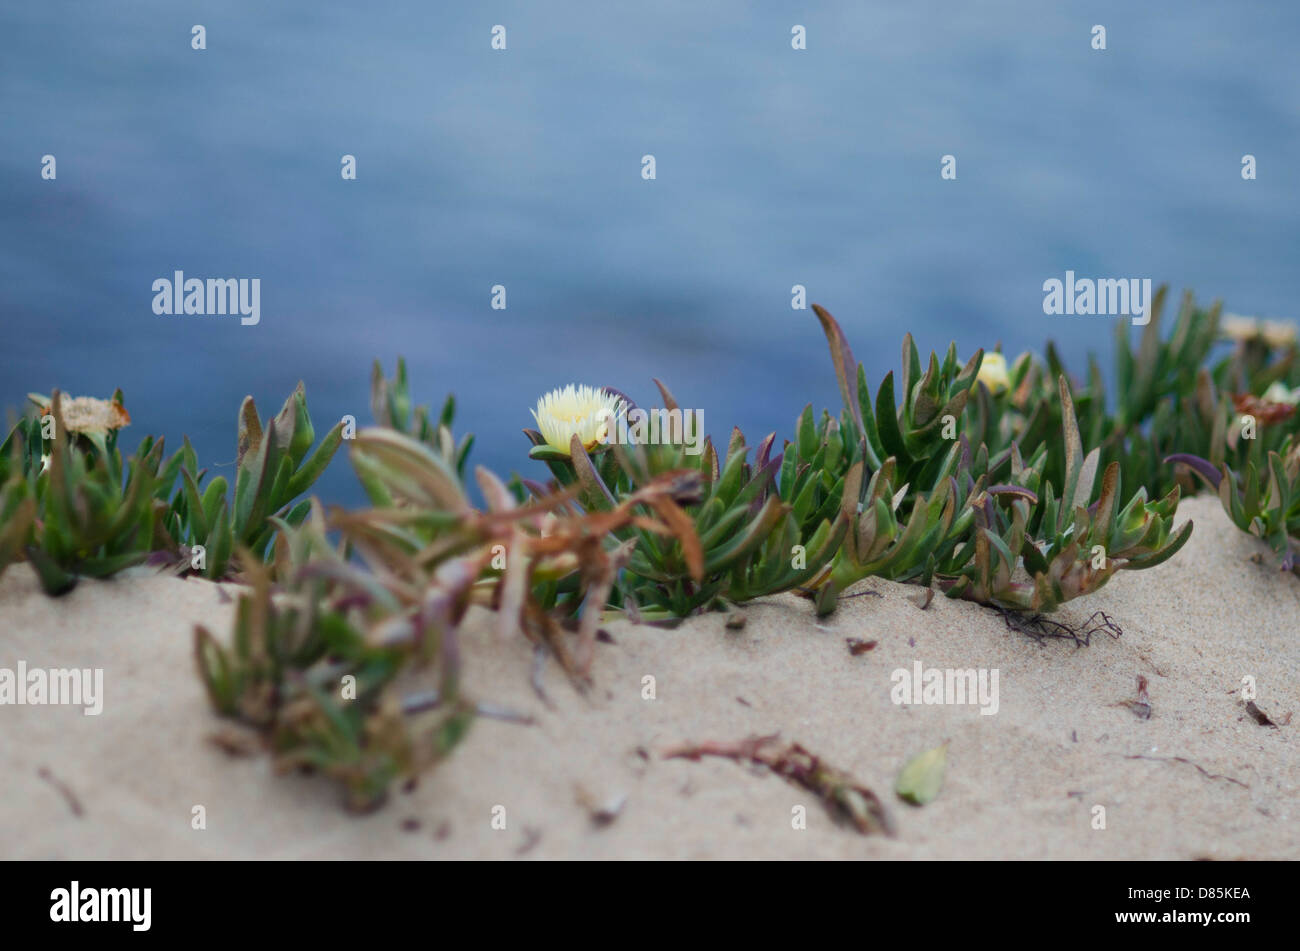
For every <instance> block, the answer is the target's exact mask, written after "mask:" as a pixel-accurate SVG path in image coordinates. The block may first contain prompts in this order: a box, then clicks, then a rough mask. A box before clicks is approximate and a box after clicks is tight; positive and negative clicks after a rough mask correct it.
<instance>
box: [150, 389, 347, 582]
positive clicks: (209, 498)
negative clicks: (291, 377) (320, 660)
mask: <svg viewBox="0 0 1300 951" xmlns="http://www.w3.org/2000/svg"><path fill="white" fill-rule="evenodd" d="M343 425H344V424H343V422H342V421H339V422H338V423H335V424H334V426H333V427H332V428H331V429H330V431H329V432H327V433H326V434H325V436H324V438H322V439H321V441H320V444H319V445H318V446H317V447H316V450H315V451H314V452H312V454H311V456H310V457H308V455H307V452H308V450H309V449H310V448H311V446H312V443H313V442H314V441H315V438H316V434H315V430H314V429H313V427H312V423H311V416H310V415H309V414H308V412H307V397H306V393H305V391H304V389H303V385H302V384H301V383H299V384H298V386H297V388H296V389H295V390H294V391H293V393H292V394H290V396H289V398H288V399H287V400H285V402H284V406H283V407H281V409H280V412H279V413H278V414H277V415H276V416H275V417H274V418H273V419H269V420H261V419H259V417H258V414H257V406H256V404H255V403H254V402H253V398H252V397H251V396H249V397H245V398H244V402H243V405H241V406H240V408H239V430H238V440H237V455H236V461H235V491H234V497H233V500H232V499H230V498H229V497H228V495H227V493H228V490H229V485H228V483H227V481H226V479H225V477H224V476H217V477H216V478H214V479H213V480H212V481H211V482H209V483H208V485H207V486H206V488H205V487H203V484H202V483H203V478H204V476H205V474H206V470H202V469H199V467H198V460H197V458H196V456H195V453H194V449H193V447H192V446H190V444H189V440H186V442H185V448H184V450H183V464H182V465H181V466H180V475H181V488H180V491H179V492H178V493H177V496H176V499H175V500H174V503H173V506H172V519H171V522H170V524H171V528H172V531H173V532H174V534H175V536H176V537H177V538H178V539H180V540H181V541H183V542H184V544H185V545H186V546H188V549H189V551H190V557H189V559H188V562H189V566H190V567H193V568H194V569H195V570H196V571H199V572H200V573H202V574H203V575H204V576H205V577H208V578H224V577H226V575H227V573H228V570H229V567H230V563H231V556H232V554H233V553H234V551H235V550H236V549H238V548H241V547H242V548H246V549H248V551H249V552H251V553H252V554H253V555H254V556H256V557H257V558H259V559H264V558H266V557H267V555H268V554H269V553H270V550H271V545H272V540H273V538H274V536H275V533H276V531H277V530H278V528H279V526H280V525H281V524H284V525H290V526H292V525H296V524H298V523H299V522H300V521H301V520H302V519H303V517H304V516H305V515H306V514H307V510H308V507H309V503H308V501H307V500H306V499H301V500H299V501H297V502H295V499H299V498H300V496H302V495H303V494H304V493H305V492H307V490H308V489H310V488H311V487H312V485H313V484H315V482H316V480H317V479H318V478H319V477H320V475H321V473H322V472H324V471H325V467H326V466H327V465H329V462H330V460H331V459H332V458H333V456H334V454H335V452H337V451H338V448H339V445H340V444H341V443H342V438H343ZM200 546H201V550H200Z"/></svg>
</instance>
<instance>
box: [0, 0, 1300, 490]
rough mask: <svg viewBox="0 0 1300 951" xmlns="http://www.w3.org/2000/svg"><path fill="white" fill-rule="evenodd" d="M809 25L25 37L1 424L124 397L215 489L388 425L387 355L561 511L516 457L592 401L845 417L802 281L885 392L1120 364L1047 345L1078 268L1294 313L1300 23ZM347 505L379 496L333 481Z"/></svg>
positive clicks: (798, 18)
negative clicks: (987, 363)
mask: <svg viewBox="0 0 1300 951" xmlns="http://www.w3.org/2000/svg"><path fill="white" fill-rule="evenodd" d="M797 9H798V12H797V13H791V12H781V10H780V9H778V5H777V4H758V3H741V2H726V0H722V2H710V3H707V4H701V3H697V2H681V0H663V2H656V3H653V4H632V3H610V2H572V3H564V4H537V3H526V2H509V0H501V2H496V3H493V4H491V5H486V6H485V5H482V4H470V3H460V4H452V3H442V2H436V3H415V2H403V3H397V2H383V0H375V2H371V3H367V4H362V5H347V6H346V7H343V5H340V6H339V8H337V9H335V8H333V7H327V6H326V5H323V4H314V3H313V4H309V3H275V4H266V3H247V2H245V3H211V2H203V3H196V4H191V5H185V6H184V7H183V8H181V7H179V5H177V4H174V3H166V2H162V0H139V2H132V3H130V4H85V3H62V2H47V3H41V4H19V3H7V4H4V5H3V7H0V330H2V331H3V333H2V334H0V382H3V387H0V407H17V406H19V405H20V404H21V402H22V399H23V396H24V394H25V393H26V392H28V391H32V390H35V391H41V392H48V391H49V390H50V389H52V388H54V387H60V388H62V389H64V390H67V391H72V392H75V393H79V394H80V393H85V394H96V395H105V396H106V395H108V394H109V393H110V392H111V391H112V389H113V388H114V387H117V386H120V387H122V388H123V390H124V391H125V394H126V399H127V406H128V408H129V409H130V411H131V413H132V415H133V417H134V421H135V422H134V424H133V426H132V428H131V429H129V430H127V431H126V434H124V442H125V444H126V445H127V446H134V444H135V442H136V441H138V438H139V437H140V436H142V435H144V434H145V433H147V432H154V433H163V434H166V435H167V436H168V439H169V441H174V442H175V444H179V438H180V434H182V433H188V434H189V435H190V437H191V439H192V440H193V441H194V443H195V445H196V447H197V449H198V451H199V455H200V458H201V459H202V460H203V461H204V462H205V463H207V464H208V465H209V466H211V467H212V468H213V470H214V471H223V469H228V467H230V466H231V464H232V463H233V459H234V455H235V447H234V439H235V417H236V410H237V408H238V406H239V403H240V400H241V399H242V398H243V397H244V395H245V394H250V393H251V394H253V395H254V396H255V397H256V399H257V401H258V403H259V406H260V407H261V408H262V410H263V413H264V414H267V413H272V412H274V411H275V410H276V409H277V408H278V406H279V404H280V402H281V401H282V400H283V399H284V397H285V396H286V395H287V394H288V393H289V392H290V391H291V390H292V388H293V386H294V385H295V384H296V383H297V382H298V380H300V379H301V380H303V381H304V382H305V383H306V386H307V393H308V399H309V403H310V406H311V409H312V411H313V416H314V417H315V419H316V423H317V428H318V430H319V431H324V429H326V428H327V427H328V426H329V425H330V423H331V422H332V420H334V419H337V418H338V417H340V416H342V415H344V414H347V413H351V414H353V415H355V416H356V417H357V418H358V419H359V420H360V421H362V422H368V421H369V419H370V413H369V404H368V388H369V373H370V364H371V362H372V361H373V360H374V359H376V358H378V359H380V360H382V361H383V362H384V364H385V366H387V367H389V368H391V366H392V364H393V362H394V360H395V359H396V357H397V355H399V354H401V355H404V356H405V357H406V359H407V361H408V364H409V367H410V373H411V377H412V387H413V390H414V395H415V397H416V399H417V400H418V401H421V402H429V403H433V404H435V406H436V405H440V404H441V400H442V398H443V396H444V395H445V394H446V393H447V392H449V391H454V392H455V393H456V395H457V398H458V402H459V405H460V407H461V410H460V414H459V420H458V427H457V428H458V430H461V431H465V430H472V431H474V432H476V433H477V435H478V439H477V443H476V449H475V454H474V459H475V460H476V461H478V462H480V463H484V464H486V465H488V466H490V467H492V468H494V469H496V470H498V471H500V472H502V473H508V472H510V471H512V470H516V469H517V470H521V471H525V472H531V473H533V474H538V472H539V469H540V467H539V466H538V465H536V464H533V463H530V461H529V460H528V459H527V458H526V450H527V443H526V441H525V440H524V438H523V436H522V435H521V434H520V432H519V430H520V429H521V428H523V427H525V426H531V425H532V419H531V416H530V414H529V412H528V410H529V408H530V406H532V405H533V404H534V403H535V401H536V399H537V397H538V396H539V395H540V394H541V393H542V392H544V391H545V390H547V389H549V388H551V387H554V386H558V385H562V384H564V383H568V382H586V383H592V384H602V385H611V386H615V387H617V388H619V389H621V390H623V391H625V392H627V393H629V394H630V395H632V396H633V397H634V398H636V399H638V400H639V401H649V400H651V399H653V397H654V393H655V391H654V388H653V386H652V384H651V382H650V381H651V378H652V377H659V378H661V379H663V380H664V381H665V382H666V383H667V384H668V385H669V386H670V387H671V388H672V389H673V391H674V392H675V394H676V396H677V397H678V399H679V401H680V402H681V403H682V404H683V405H684V406H687V407H693V408H699V409H702V410H703V411H704V413H705V423H706V427H707V429H708V430H709V431H711V432H712V433H714V434H715V437H721V438H722V439H723V440H724V441H725V438H726V434H727V433H728V431H729V429H730V427H731V426H732V425H733V424H736V425H740V426H741V427H742V428H743V429H744V430H745V431H746V433H747V434H748V435H749V437H750V441H751V444H753V443H756V442H757V440H758V439H760V438H762V436H763V435H765V434H766V433H767V432H769V431H772V430H776V431H777V432H778V433H788V432H789V431H790V428H791V425H792V423H793V420H794V418H795V417H796V415H797V414H798V412H799V411H800V409H801V408H802V407H803V406H804V405H805V404H806V403H808V402H812V403H814V404H815V405H816V406H817V407H819V408H820V407H821V406H832V407H833V406H835V405H836V402H837V400H838V396H837V390H836V386H835V380H834V376H833V374H832V372H831V368H830V363H829V360H828V357H827V351H826V345H825V341H824V339H823V337H822V335H821V332H820V330H819V328H818V325H817V321H816V319H815V318H814V317H813V316H812V312H811V310H804V311H796V310H792V309H791V288H792V286H793V285H795V284H802V285H805V286H806V287H807V290H808V298H809V300H810V301H816V302H818V303H821V304H823V305H824V306H826V307H828V308H829V309H830V310H831V311H832V312H833V313H834V314H835V315H836V316H837V317H838V318H839V319H840V321H841V322H842V323H843V324H844V326H845V328H846V330H847V332H848V334H849V337H850V340H851V341H852V343H853V345H854V349H855V353H856V355H857V356H858V358H859V359H860V360H862V361H863V362H864V363H865V364H866V366H867V370H868V374H869V376H870V377H871V378H872V379H873V381H874V380H877V379H879V377H880V376H882V375H883V374H884V373H885V372H886V371H887V370H889V369H892V368H894V367H895V366H896V365H897V364H898V359H899V357H898V354H899V343H900V340H901V337H902V335H903V333H904V332H907V331H911V332H912V333H913V334H914V335H915V336H916V338H917V341H918V343H919V345H920V346H921V347H922V348H923V350H929V349H940V350H941V349H943V348H946V346H947V344H948V342H949V341H950V340H956V341H957V343H958V346H959V348H960V350H961V352H962V354H963V355H966V354H969V353H970V352H971V351H973V350H974V349H975V348H976V347H979V346H986V347H987V346H992V345H994V344H997V343H999V342H1000V343H1001V344H1003V346H1004V348H1005V349H1006V350H1007V351H1009V352H1011V353H1015V352H1018V351H1020V350H1023V349H1026V348H1030V347H1041V345H1042V344H1043V343H1044V341H1045V340H1046V339H1047V338H1049V337H1050V338H1053V339H1055V340H1057V342H1058V344H1059V345H1060V347H1061V349H1062V351H1063V353H1064V354H1065V355H1066V357H1067V359H1068V360H1069V361H1071V362H1072V363H1073V364H1074V365H1075V366H1081V362H1082V360H1083V358H1084V355H1085V353H1086V352H1087V351H1089V350H1096V351H1099V352H1100V353H1101V354H1103V355H1104V356H1105V355H1108V354H1109V352H1110V346H1111V331H1112V319H1111V318H1086V317H1050V316H1046V315H1044V313H1043V307H1042V302H1043V289H1042V285H1043V282H1044V281H1045V280H1047V279H1049V278H1052V277H1057V278H1061V277H1063V276H1064V273H1065V272H1066V271H1067V270H1073V271H1075V272H1076V273H1077V274H1079V275H1081V276H1091V277H1116V278H1118V277H1149V278H1152V279H1153V280H1154V281H1155V282H1156V283H1157V284H1158V283H1161V282H1168V283H1170V284H1171V285H1172V286H1173V289H1174V290H1175V291H1176V292H1177V291H1180V290H1181V289H1182V288H1193V289H1195V290H1196V291H1197V292H1198V294H1199V295H1200V296H1201V297H1203V298H1206V299H1210V298H1216V297H1219V298H1223V299H1224V300H1225V301H1226V303H1227V304H1228V306H1229V307H1230V308H1231V309H1232V310H1235V311H1238V312H1242V313H1257V314H1263V315H1269V316H1300V313H1297V310H1298V308H1297V307H1296V306H1295V302H1296V297H1297V294H1296V290H1297V288H1296V283H1297V276H1298V274H1300V270H1298V269H1297V263H1298V261H1300V256H1298V255H1297V251H1300V98H1298V97H1297V90H1300V57H1297V56H1296V55H1295V47H1296V44H1297V40H1298V39H1300V6H1296V5H1291V4H1277V3H1251V2H1235V3H1232V4H1222V3H1208V2H1184V3H1168V4H1141V5H1138V4H1133V3H1131V2H1091V3H1059V4H1044V3H1039V2H1029V0H1025V2H1004V3H980V4H967V3H955V2H948V3H934V2H916V3H911V4H894V3H883V2H882V3H862V2H840V3H805V4H800V5H797ZM194 24H202V25H203V26H204V27H205V29H206V43H207V48H206V49H204V50H201V51H200V50H194V49H192V48H191V27H192V26H193V25H194ZM496 24H501V25H503V26H505V27H506V43H507V48H506V49H505V50H493V49H492V48H491V45H490V44H491V30H492V27H493V26H494V25H496ZM795 24H800V25H802V26H804V27H805V28H806V32H807V49H806V50H799V51H796V50H793V49H792V48H791V42H790V41H791V28H792V26H793V25H795ZM1096 24H1100V25H1102V26H1104V27H1105V29H1106V45H1107V48H1106V49H1105V50H1094V49H1093V48H1092V45H1091V41H1092V27H1093V26H1094V25H1096ZM46 154H51V155H54V156H55V159H56V161H57V178H56V179H55V180H53V181H47V180H43V179H42V177H41V162H42V156H44V155H46ZM345 154H350V155H354V156H355V157H356V163H357V178H356V180H355V181H345V180H343V179H342V177H341V175H340V160H341V157H342V156H343V155H345ZM646 154H652V155H654V157H655V161H656V178H655V179H654V180H653V181H646V180H644V179H643V178H642V175H641V170H642V161H641V160H642V156H643V155H646ZM1246 154H1251V155H1254V156H1255V157H1256V162H1257V169H1258V177H1257V179H1256V180H1254V181H1245V180H1243V179H1242V176H1241V162H1242V156H1243V155H1246ZM944 155H953V156H955V158H956V163H957V166H956V168H957V177H956V179H955V180H951V181H947V180H943V179H942V178H941V176H940V161H941V157H942V156H944ZM176 270H182V271H184V272H185V274H186V276H188V277H200V278H247V279H252V278H257V279H259V280H260V286H261V320H260V323H258V324H257V325H256V326H242V325H241V324H240V322H239V320H238V319H236V318H230V317H225V318H222V317H196V316H188V317H185V316H172V317H168V316H157V315H155V314H154V313H153V310H152V306H151V305H152V301H153V296H154V294H153V290H152V284H153V281H154V280H156V279H158V278H163V277H166V278H170V277H171V276H172V273H173V272H174V271H176ZM498 284H500V285H503V286H504V287H505V288H506V294H507V298H506V300H507V306H506V308H505V309H504V310H494V309H493V308H492V306H491V290H492V287H493V286H494V285H498ZM1104 362H1105V361H1104ZM319 491H320V492H321V494H323V495H324V496H326V497H327V498H328V499H331V500H338V501H353V502H354V501H357V500H358V499H359V498H360V493H359V492H358V490H357V489H356V487H355V484H354V479H353V477H352V475H351V473H350V470H349V469H348V467H347V466H346V465H338V466H335V467H334V468H333V469H332V471H331V472H330V473H329V474H328V475H327V476H326V478H325V479H324V480H322V482H321V483H320V484H319Z"/></svg>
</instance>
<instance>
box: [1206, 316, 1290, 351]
mask: <svg viewBox="0 0 1300 951" xmlns="http://www.w3.org/2000/svg"><path fill="white" fill-rule="evenodd" d="M1219 333H1220V334H1221V335H1222V336H1223V337H1226V338H1227V339H1228V340H1236V341H1238V342H1241V341H1247V340H1263V341H1264V343H1266V344H1268V345H1269V346H1270V347H1277V348H1278V349H1283V348H1285V347H1289V346H1291V345H1292V344H1293V343H1295V342H1296V327H1295V324H1293V323H1291V322H1290V321H1289V320H1260V319H1259V318H1258V317H1242V316H1241V315H1239V314H1224V315H1223V317H1222V319H1220V321H1219Z"/></svg>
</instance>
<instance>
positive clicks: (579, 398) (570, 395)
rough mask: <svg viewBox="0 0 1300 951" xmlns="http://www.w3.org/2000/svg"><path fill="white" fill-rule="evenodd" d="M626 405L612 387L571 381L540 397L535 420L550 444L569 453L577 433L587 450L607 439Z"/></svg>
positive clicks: (534, 414) (534, 411) (566, 453)
mask: <svg viewBox="0 0 1300 951" xmlns="http://www.w3.org/2000/svg"><path fill="white" fill-rule="evenodd" d="M626 405H627V404H626V403H625V401H624V400H623V398H622V397H620V396H616V395H615V394H613V393H611V392H609V391H608V390H604V389H601V388H600V387H595V386H579V385H575V384H573V383H570V384H569V385H568V386H566V387H564V388H563V389H560V390H552V391H551V392H550V393H547V394H546V395H545V396H543V397H542V398H541V399H540V400H538V401H537V409H535V410H533V419H535V420H537V428H538V429H539V430H541V432H542V438H543V439H545V440H546V444H547V445H548V446H550V447H551V448H552V449H555V450H557V451H558V452H562V453H564V454H565V455H568V454H569V443H570V441H571V440H572V438H573V437H574V435H576V436H577V437H578V439H579V440H581V442H582V448H584V449H587V450H590V449H591V448H592V447H593V446H595V445H596V444H597V443H601V442H604V441H605V440H606V439H607V438H608V435H609V428H610V426H611V425H612V424H613V422H614V421H615V420H616V419H617V418H618V416H619V414H620V413H622V412H623V410H624V409H625V408H626Z"/></svg>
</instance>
